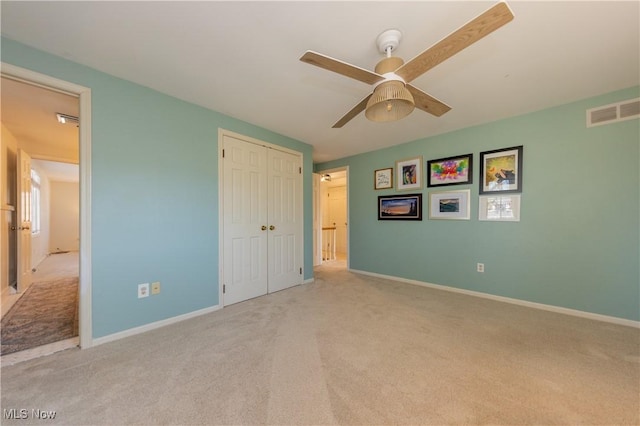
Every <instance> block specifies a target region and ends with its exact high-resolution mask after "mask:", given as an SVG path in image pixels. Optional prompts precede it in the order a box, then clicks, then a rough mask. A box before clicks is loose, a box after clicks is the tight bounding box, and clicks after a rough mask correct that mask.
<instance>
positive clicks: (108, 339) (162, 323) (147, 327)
mask: <svg viewBox="0 0 640 426" xmlns="http://www.w3.org/2000/svg"><path fill="white" fill-rule="evenodd" d="M220 308H221V306H220V305H215V306H212V307H210V308H204V309H200V310H197V311H193V312H189V313H187V314H182V315H178V316H175V317H171V318H167V319H164V320H161V321H156V322H152V323H149V324H145V325H141V326H140V327H135V328H130V329H128V330H124V331H120V332H118V333H113V334H109V335H108V336H103V337H99V338H97V339H93V340H92V342H91V344H90V345H89V346H83V349H85V348H89V347H93V346H98V345H102V344H103V343H109V342H113V341H115V340H120V339H124V338H125V337H130V336H135V335H136V334H140V333H145V332H147V331H151V330H155V329H156V328H160V327H165V326H167V325H170V324H175V323H177V322H181V321H184V320H188V319H191V318H195V317H199V316H200V315H205V314H209V313H211V312H215V311H217V310H219V309H220Z"/></svg>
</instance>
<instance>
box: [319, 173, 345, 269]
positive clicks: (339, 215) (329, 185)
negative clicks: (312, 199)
mask: <svg viewBox="0 0 640 426" xmlns="http://www.w3.org/2000/svg"><path fill="white" fill-rule="evenodd" d="M318 174H319V175H320V191H319V198H320V202H319V203H318V206H316V208H317V209H318V211H317V212H316V215H317V217H319V218H320V219H321V227H320V230H321V232H317V233H314V237H315V238H319V239H320V240H321V243H320V244H319V246H320V247H321V253H320V254H321V260H322V263H323V264H331V265H332V266H336V267H344V268H347V267H348V265H349V185H348V181H349V179H348V177H349V170H348V168H346V167H345V168H337V169H330V170H324V171H320V172H318Z"/></svg>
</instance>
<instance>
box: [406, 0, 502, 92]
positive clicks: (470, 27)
mask: <svg viewBox="0 0 640 426" xmlns="http://www.w3.org/2000/svg"><path fill="white" fill-rule="evenodd" d="M512 19H513V13H512V12H511V9H509V6H507V4H506V3H498V4H496V5H495V6H493V7H492V8H490V9H489V10H487V11H486V12H484V13H483V14H481V15H479V16H478V17H476V18H475V19H473V20H471V21H469V22H468V23H467V24H465V25H463V26H462V27H460V28H459V29H457V30H456V31H454V32H453V33H451V34H449V35H448V36H447V37H445V38H444V39H442V40H440V41H439V42H438V43H436V44H434V45H433V46H431V47H430V48H428V49H427V50H425V51H424V52H422V53H421V54H419V55H418V56H416V57H415V58H413V59H411V60H410V61H409V62H407V63H406V64H404V65H402V66H401V67H400V68H398V69H397V70H396V71H395V73H396V74H397V75H399V76H400V77H402V78H403V79H404V81H406V82H407V83H408V82H410V81H412V80H414V79H416V78H417V77H419V76H420V75H422V74H423V73H425V72H426V71H428V70H430V69H431V68H433V67H435V66H436V65H438V64H439V63H441V62H443V61H444V60H446V59H448V58H450V57H451V56H453V55H455V54H456V53H458V52H460V51H461V50H462V49H464V48H466V47H469V46H471V45H472V44H473V43H475V42H476V41H478V40H480V39H481V38H483V37H484V36H486V35H488V34H490V33H492V32H493V31H495V30H497V29H498V28H500V27H501V26H503V25H505V24H506V23H508V22H510V21H511V20H512Z"/></svg>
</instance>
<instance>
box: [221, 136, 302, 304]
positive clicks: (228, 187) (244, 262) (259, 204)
mask: <svg viewBox="0 0 640 426" xmlns="http://www.w3.org/2000/svg"><path fill="white" fill-rule="evenodd" d="M222 149H223V158H222V186H221V189H222V197H221V198H222V206H221V214H222V221H221V222H222V230H221V238H222V253H221V258H222V261H221V265H222V274H221V276H222V285H223V289H224V290H223V295H222V297H223V305H229V304H232V303H237V302H241V301H243V300H247V299H251V298H254V297H257V296H261V295H264V294H267V293H273V292H274V291H278V290H283V289H285V288H289V287H292V286H294V285H297V284H301V283H302V262H303V247H302V240H303V238H302V234H303V226H302V221H303V212H302V155H301V154H299V153H295V152H289V151H285V150H284V149H283V150H281V149H278V148H277V147H274V146H271V145H267V144H260V143H259V141H255V140H252V139H249V138H246V139H245V138H243V137H242V136H241V135H235V134H234V135H230V134H228V133H222Z"/></svg>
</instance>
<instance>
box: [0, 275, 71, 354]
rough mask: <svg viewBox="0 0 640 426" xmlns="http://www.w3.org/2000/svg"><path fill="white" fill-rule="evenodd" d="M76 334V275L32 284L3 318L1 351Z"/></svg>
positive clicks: (62, 338) (22, 347)
mask: <svg viewBox="0 0 640 426" xmlns="http://www.w3.org/2000/svg"><path fill="white" fill-rule="evenodd" d="M77 335H78V278H77V277H73V278H58V279H54V280H51V281H45V282H37V283H33V284H31V286H30V287H29V288H28V289H27V291H26V292H25V293H24V295H22V297H20V299H19V300H18V301H17V302H16V303H15V305H13V306H12V307H11V309H10V310H9V312H7V314H6V315H5V316H4V317H3V318H2V331H1V343H2V345H1V349H0V354H2V355H7V354H10V353H14V352H18V351H23V350H26V349H31V348H34V347H36V346H41V345H46V344H49V343H53V342H57V341H59V340H64V339H68V338H71V337H74V336H77Z"/></svg>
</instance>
